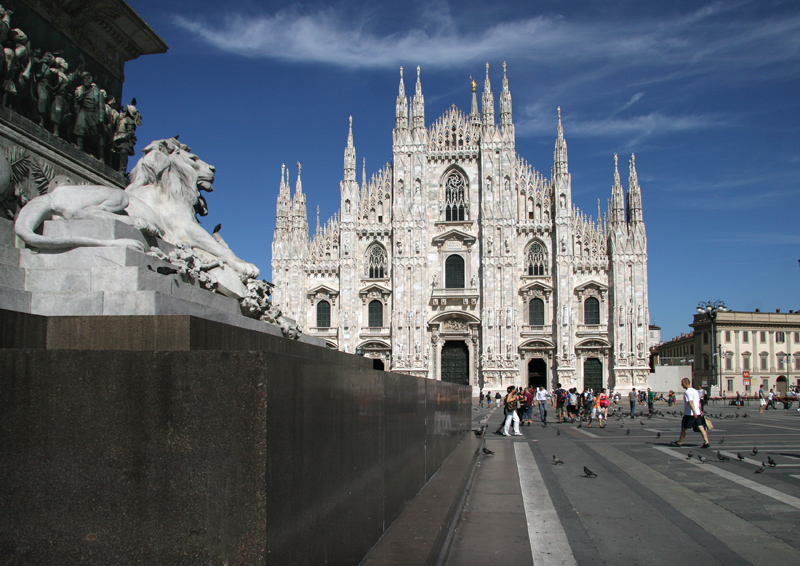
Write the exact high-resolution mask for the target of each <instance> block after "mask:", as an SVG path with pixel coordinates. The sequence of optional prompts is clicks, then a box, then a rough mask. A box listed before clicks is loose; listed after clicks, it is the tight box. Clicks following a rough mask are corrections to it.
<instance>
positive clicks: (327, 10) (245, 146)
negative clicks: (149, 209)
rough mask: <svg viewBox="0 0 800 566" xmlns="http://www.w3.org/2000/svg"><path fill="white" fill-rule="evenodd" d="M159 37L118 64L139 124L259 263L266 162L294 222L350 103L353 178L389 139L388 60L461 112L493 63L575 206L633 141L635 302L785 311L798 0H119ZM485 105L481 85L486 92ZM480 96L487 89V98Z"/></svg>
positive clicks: (142, 135) (328, 201) (676, 313)
mask: <svg viewBox="0 0 800 566" xmlns="http://www.w3.org/2000/svg"><path fill="white" fill-rule="evenodd" d="M128 3H129V4H130V5H131V6H132V7H133V8H134V9H135V10H136V11H137V12H138V13H139V15H140V16H142V18H143V19H144V20H145V21H146V22H147V23H148V24H149V25H150V26H151V27H152V28H153V29H154V30H155V31H156V33H158V34H159V35H160V36H161V37H162V38H163V39H164V40H165V41H166V42H167V43H168V44H169V46H170V49H169V51H168V52H167V53H166V54H163V55H149V56H143V57H140V58H139V59H137V60H135V61H131V62H129V63H128V64H127V66H126V80H125V87H124V98H125V101H126V102H127V101H128V100H129V99H130V98H131V97H136V98H137V101H138V106H139V109H140V111H141V112H142V115H143V118H144V123H143V125H142V126H141V127H140V128H139V130H138V134H137V135H138V138H139V144H138V146H137V149H138V150H140V149H141V148H143V147H144V145H145V144H146V143H147V142H149V141H150V140H153V139H158V138H164V137H169V136H172V135H175V134H181V140H182V141H184V142H185V143H187V144H188V145H190V146H191V147H192V149H193V150H194V151H195V152H196V153H197V154H198V155H200V156H201V157H202V158H203V159H205V160H206V161H208V162H210V163H212V164H214V165H215V166H216V167H217V180H216V182H215V191H214V193H212V194H210V195H207V200H208V205H209V211H210V212H209V215H208V217H206V218H205V219H204V221H203V223H204V225H206V226H207V227H209V228H211V227H213V226H214V225H215V224H217V223H222V234H223V235H224V237H225V239H226V240H227V241H228V243H229V245H230V246H231V248H233V249H234V250H235V251H236V252H237V253H238V255H239V256H240V257H242V258H243V259H246V260H247V261H251V262H254V263H255V264H256V265H258V266H259V267H260V268H261V270H262V274H263V277H265V278H266V279H270V276H271V273H270V271H271V270H270V261H271V257H270V245H271V242H272V233H273V229H274V224H275V201H276V198H277V194H278V183H279V181H280V171H281V164H282V163H285V164H287V166H289V167H290V170H291V182H292V185H294V182H295V178H296V165H295V164H296V162H298V161H299V162H301V163H302V165H303V171H302V182H303V190H304V192H305V193H306V194H307V195H308V212H309V224H310V226H311V227H312V230H313V226H314V223H315V220H316V219H315V214H316V207H317V206H319V208H320V218H321V221H322V222H323V223H324V222H325V221H326V220H327V219H328V218H329V217H330V216H331V215H333V214H334V213H335V212H336V211H337V210H338V208H339V180H340V179H341V178H342V166H343V152H344V146H345V143H346V139H347V124H348V116H350V115H352V116H353V133H354V138H355V147H356V153H357V158H358V163H359V175H360V164H361V159H362V158H366V163H367V175H368V176H370V175H371V174H372V173H373V172H375V171H377V170H378V169H379V168H380V167H382V166H383V165H384V164H385V163H386V162H387V161H389V160H390V159H391V145H392V137H391V130H392V127H393V124H394V108H395V98H396V96H397V85H398V78H399V71H398V68H399V67H400V66H401V65H402V66H404V67H405V69H406V89H407V91H411V92H413V75H414V71H413V69H415V67H416V66H417V65H420V66H421V68H422V75H421V76H422V89H423V93H424V95H425V103H426V108H425V112H426V122H427V124H428V125H430V124H431V123H432V122H433V121H434V120H435V119H436V118H437V117H438V116H440V115H441V114H442V113H443V112H444V111H445V110H446V109H447V108H449V107H450V105H451V104H456V105H457V106H458V107H460V108H461V109H462V110H465V111H469V105H470V86H469V78H470V75H472V76H475V78H476V80H477V81H478V83H479V84H480V85H482V80H483V76H484V73H485V63H486V62H489V63H490V65H491V67H490V78H491V80H492V88H493V90H494V92H495V100H496V101H497V100H499V91H500V87H501V79H502V63H503V61H506V62H507V63H508V78H509V86H510V90H511V95H512V98H513V110H514V123H515V125H516V132H517V152H518V153H519V154H520V155H522V156H523V157H524V158H525V159H526V160H527V161H528V162H529V163H531V164H532V165H533V166H534V167H535V168H536V169H538V170H540V171H542V172H543V173H545V174H546V175H547V176H549V171H550V167H551V166H552V158H553V143H554V140H555V133H556V107H557V106H561V109H562V115H563V122H564V132H565V137H566V139H567V144H568V146H569V167H570V172H571V173H572V190H573V200H574V202H575V204H576V205H577V206H578V207H580V208H581V209H582V210H584V211H585V212H586V213H587V214H591V215H592V216H596V214H597V200H598V199H600V201H601V204H602V209H603V211H605V210H606V203H607V200H608V199H609V198H610V196H611V185H612V181H613V178H612V175H613V155H614V153H615V152H617V153H619V154H620V159H621V161H622V163H623V164H624V163H626V162H627V159H628V157H629V155H630V153H631V152H635V154H636V164H637V169H638V172H639V181H640V184H641V186H642V195H643V196H642V198H643V202H644V219H645V223H646V226H647V236H648V249H649V257H650V261H649V288H650V311H651V322H652V323H654V324H658V325H659V326H661V327H662V328H663V330H662V333H663V338H664V339H669V338H672V337H674V336H676V335H678V334H679V333H681V332H688V331H689V330H690V328H689V327H688V326H687V325H688V324H689V323H690V322H691V319H692V314H693V312H694V309H695V307H696V305H697V303H698V301H700V300H709V299H711V300H716V299H722V300H724V301H725V302H726V303H727V305H728V307H730V308H733V309H734V310H753V309H756V308H760V309H762V310H774V309H778V308H780V309H782V310H783V311H787V310H790V309H794V310H800V296H799V294H798V289H800V269H799V268H798V259H799V258H800V229H798V214H800V180H799V179H800V104H799V102H800V3H798V2H797V1H796V0H787V1H781V0H775V1H770V0H758V1H746V0H743V1H729V2H728V1H725V2H708V3H703V2H695V1H679V0H673V1H670V2H641V1H616V2H614V1H609V2H580V1H574V2H573V1H570V2H564V1H563V0H561V1H558V2H555V1H553V2H522V1H520V2H503V1H498V2H493V3H489V2H486V1H485V0H482V1H477V0H461V1H459V2H449V3H448V2H444V1H435V0H434V1H431V0H428V1H416V0H404V1H400V2H396V1H393V0H392V1H381V2H365V1H362V0H355V1H353V0H350V1H343V2H304V3H297V2H268V1H256V0H240V1H229V2H224V3H222V2H219V1H218V0H217V1H214V2H212V1H207V0H172V1H168V2H163V1H162V2H155V1H152V0H129V2H128ZM496 104H497V103H496ZM495 111H496V112H497V111H498V109H497V107H496V108H495Z"/></svg>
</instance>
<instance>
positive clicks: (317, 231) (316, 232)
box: [314, 205, 319, 234]
mask: <svg viewBox="0 0 800 566" xmlns="http://www.w3.org/2000/svg"><path fill="white" fill-rule="evenodd" d="M314 233H315V234H319V205H317V229H316V231H315V232H314Z"/></svg>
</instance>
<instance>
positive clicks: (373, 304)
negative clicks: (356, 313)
mask: <svg viewBox="0 0 800 566" xmlns="http://www.w3.org/2000/svg"><path fill="white" fill-rule="evenodd" d="M382 326H383V303H382V302H380V301H379V300H377V299H375V300H374V301H370V303H369V327H370V328H380V327H382Z"/></svg>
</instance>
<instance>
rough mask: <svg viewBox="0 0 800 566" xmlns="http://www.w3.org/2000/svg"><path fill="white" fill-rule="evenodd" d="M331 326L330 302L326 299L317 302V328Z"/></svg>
mask: <svg viewBox="0 0 800 566" xmlns="http://www.w3.org/2000/svg"><path fill="white" fill-rule="evenodd" d="M330 327H331V304H330V303H329V302H328V301H320V302H318V303H317V328H330Z"/></svg>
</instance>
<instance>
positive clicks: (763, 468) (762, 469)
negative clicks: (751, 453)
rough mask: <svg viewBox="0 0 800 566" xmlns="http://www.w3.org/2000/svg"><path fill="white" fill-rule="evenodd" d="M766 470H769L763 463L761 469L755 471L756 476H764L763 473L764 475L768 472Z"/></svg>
mask: <svg viewBox="0 0 800 566" xmlns="http://www.w3.org/2000/svg"><path fill="white" fill-rule="evenodd" d="M766 469H767V468H766V467H764V464H763V463H762V464H761V467H759V468H756V471H755V473H756V474H763V473H764V470H766Z"/></svg>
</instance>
